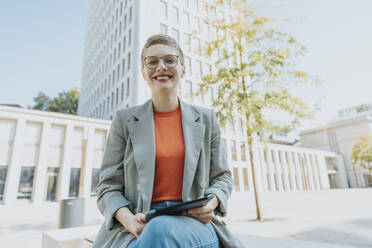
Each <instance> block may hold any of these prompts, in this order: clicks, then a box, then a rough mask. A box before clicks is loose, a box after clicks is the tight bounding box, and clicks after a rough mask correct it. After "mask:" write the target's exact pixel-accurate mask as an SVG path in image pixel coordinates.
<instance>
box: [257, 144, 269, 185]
mask: <svg viewBox="0 0 372 248" xmlns="http://www.w3.org/2000/svg"><path fill="white" fill-rule="evenodd" d="M258 150H259V152H258V155H259V156H260V160H261V168H262V185H263V188H264V190H265V191H269V187H268V185H267V174H266V173H267V163H266V162H265V157H264V156H265V155H264V152H263V148H259V149H258Z"/></svg>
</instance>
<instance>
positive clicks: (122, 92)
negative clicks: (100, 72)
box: [120, 83, 124, 102]
mask: <svg viewBox="0 0 372 248" xmlns="http://www.w3.org/2000/svg"><path fill="white" fill-rule="evenodd" d="M123 100H124V83H121V99H120V101H121V102H123Z"/></svg>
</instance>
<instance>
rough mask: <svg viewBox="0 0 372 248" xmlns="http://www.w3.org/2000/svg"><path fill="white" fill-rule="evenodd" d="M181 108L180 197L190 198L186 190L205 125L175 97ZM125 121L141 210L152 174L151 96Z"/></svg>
mask: <svg viewBox="0 0 372 248" xmlns="http://www.w3.org/2000/svg"><path fill="white" fill-rule="evenodd" d="M178 100H179V103H180V108H181V116H182V130H183V137H184V143H185V162H184V175H183V184H182V200H184V201H187V200H191V199H190V190H191V186H192V182H193V180H194V176H195V172H196V167H197V165H198V161H199V156H200V151H201V147H202V144H203V137H204V132H205V125H204V124H202V123H200V112H199V111H198V110H197V109H196V108H195V107H193V106H192V105H190V104H187V103H185V102H183V101H182V100H180V99H178ZM132 116H133V119H134V120H133V121H131V122H129V123H128V130H129V135H130V138H131V142H132V145H133V153H134V159H135V163H136V166H137V170H138V177H139V183H140V184H141V191H142V199H143V210H144V211H149V210H150V206H151V200H152V191H153V184H154V175H155V134H154V121H153V104H152V99H150V100H148V101H146V102H145V103H144V104H142V105H140V106H139V107H138V108H137V109H136V111H135V113H133V114H132Z"/></svg>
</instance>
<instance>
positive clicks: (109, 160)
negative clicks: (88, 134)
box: [97, 111, 131, 230]
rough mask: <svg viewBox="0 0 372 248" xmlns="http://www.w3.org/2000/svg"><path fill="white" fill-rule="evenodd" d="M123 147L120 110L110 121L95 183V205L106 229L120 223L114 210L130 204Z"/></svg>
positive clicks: (124, 143) (124, 145) (124, 142)
mask: <svg viewBox="0 0 372 248" xmlns="http://www.w3.org/2000/svg"><path fill="white" fill-rule="evenodd" d="M125 147H126V140H125V138H124V132H123V122H122V120H121V118H120V112H119V111H117V112H116V114H115V118H114V120H113V121H112V123H111V128H110V132H109V136H108V139H107V142H106V149H105V153H104V156H103V160H102V165H101V169H100V174H99V182H98V185H97V193H98V198H97V206H98V209H99V210H100V212H101V213H102V214H103V216H104V219H105V221H104V223H105V226H106V229H107V230H112V229H113V228H114V227H115V226H116V225H118V224H120V222H119V221H118V220H116V219H115V217H114V215H115V212H116V211H117V210H118V209H119V208H121V207H124V206H128V205H130V204H131V203H130V202H129V201H128V199H126V198H125V197H124V172H123V160H124V150H125ZM120 225H121V224H120Z"/></svg>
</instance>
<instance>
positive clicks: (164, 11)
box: [160, 1, 168, 19]
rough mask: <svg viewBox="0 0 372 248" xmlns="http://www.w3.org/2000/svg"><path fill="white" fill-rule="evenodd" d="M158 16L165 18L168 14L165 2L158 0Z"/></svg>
mask: <svg viewBox="0 0 372 248" xmlns="http://www.w3.org/2000/svg"><path fill="white" fill-rule="evenodd" d="M160 16H161V18H162V19H167V18H168V14H167V3H166V2H163V1H160Z"/></svg>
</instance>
